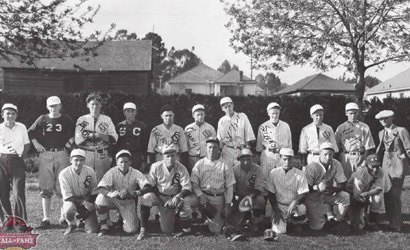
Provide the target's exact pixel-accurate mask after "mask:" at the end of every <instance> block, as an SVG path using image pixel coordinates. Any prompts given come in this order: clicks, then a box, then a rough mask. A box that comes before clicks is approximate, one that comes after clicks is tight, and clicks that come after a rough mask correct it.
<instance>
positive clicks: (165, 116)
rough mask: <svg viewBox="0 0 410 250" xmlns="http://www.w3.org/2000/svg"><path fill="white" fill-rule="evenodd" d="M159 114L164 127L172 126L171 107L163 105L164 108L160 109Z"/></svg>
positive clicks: (172, 112) (172, 110) (172, 109)
mask: <svg viewBox="0 0 410 250" xmlns="http://www.w3.org/2000/svg"><path fill="white" fill-rule="evenodd" d="M160 113H161V119H162V121H163V122H164V124H165V125H172V124H174V107H173V106H171V105H169V104H165V105H164V106H162V107H161V109H160Z"/></svg>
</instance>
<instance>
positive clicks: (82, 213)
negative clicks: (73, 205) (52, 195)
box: [77, 205, 92, 220]
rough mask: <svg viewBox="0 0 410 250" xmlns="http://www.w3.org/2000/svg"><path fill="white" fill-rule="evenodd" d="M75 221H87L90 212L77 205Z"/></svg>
mask: <svg viewBox="0 0 410 250" xmlns="http://www.w3.org/2000/svg"><path fill="white" fill-rule="evenodd" d="M77 213H78V215H77V219H83V220H85V219H87V218H88V217H90V216H91V213H92V211H90V210H88V209H87V208H86V207H85V206H84V205H77Z"/></svg>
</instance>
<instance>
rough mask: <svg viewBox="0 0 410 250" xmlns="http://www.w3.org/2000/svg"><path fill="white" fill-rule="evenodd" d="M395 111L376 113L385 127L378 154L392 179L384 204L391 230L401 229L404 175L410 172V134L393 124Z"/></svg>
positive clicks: (380, 133)
mask: <svg viewBox="0 0 410 250" xmlns="http://www.w3.org/2000/svg"><path fill="white" fill-rule="evenodd" d="M393 115H394V112H393V111H391V110H383V111H381V112H379V113H378V114H377V115H376V119H378V120H379V122H380V124H381V125H382V126H383V127H384V129H383V130H381V131H380V132H379V139H380V144H379V146H378V147H377V155H379V156H382V157H383V163H382V169H383V173H384V179H385V182H384V183H386V182H388V180H389V179H390V180H391V188H390V190H386V189H385V191H384V206H385V208H386V216H387V219H388V221H389V227H390V230H391V231H393V232H400V230H401V223H402V221H401V198H400V196H401V192H402V188H403V183H404V177H405V176H406V175H409V174H410V167H409V157H410V135H409V132H408V131H407V129H405V128H403V127H398V126H396V125H395V124H393Z"/></svg>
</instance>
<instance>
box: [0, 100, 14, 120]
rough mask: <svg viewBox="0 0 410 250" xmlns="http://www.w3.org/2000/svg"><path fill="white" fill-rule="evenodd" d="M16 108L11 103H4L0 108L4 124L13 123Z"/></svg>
mask: <svg viewBox="0 0 410 250" xmlns="http://www.w3.org/2000/svg"><path fill="white" fill-rule="evenodd" d="M17 112H18V109H17V106H16V105H14V104H11V103H5V104H4V105H3V107H2V108H1V117H2V118H3V120H4V121H5V122H14V121H15V120H16V118H17Z"/></svg>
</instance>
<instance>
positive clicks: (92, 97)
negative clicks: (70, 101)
mask: <svg viewBox="0 0 410 250" xmlns="http://www.w3.org/2000/svg"><path fill="white" fill-rule="evenodd" d="M91 101H97V102H99V103H101V102H102V97H101V96H100V95H99V94H97V93H91V94H89V95H88V96H87V98H86V99H85V102H86V103H87V104H88V103H89V102H91Z"/></svg>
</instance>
